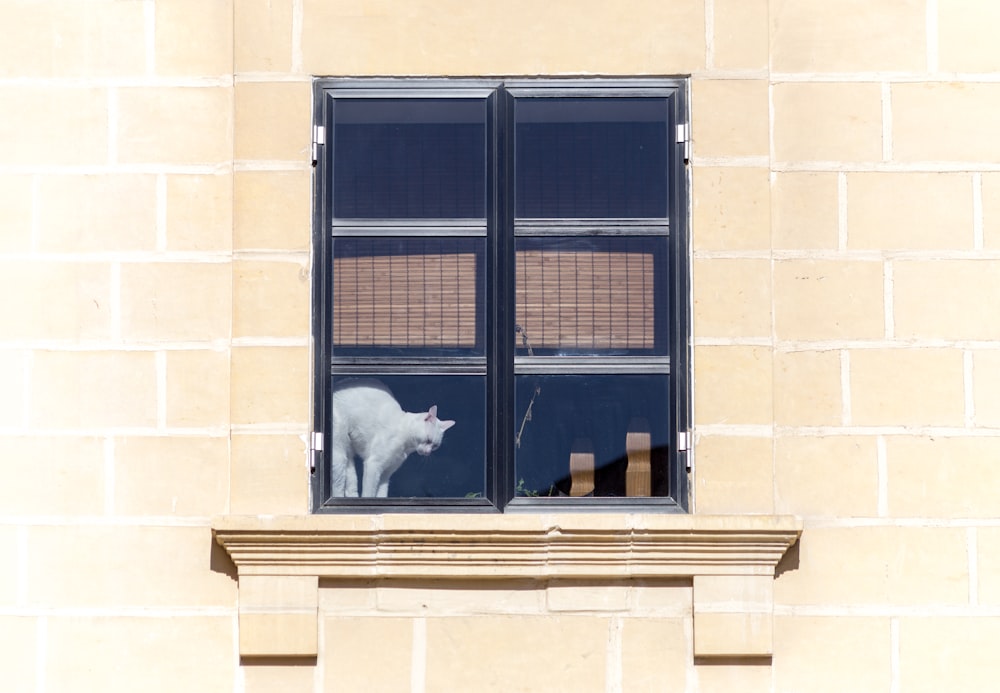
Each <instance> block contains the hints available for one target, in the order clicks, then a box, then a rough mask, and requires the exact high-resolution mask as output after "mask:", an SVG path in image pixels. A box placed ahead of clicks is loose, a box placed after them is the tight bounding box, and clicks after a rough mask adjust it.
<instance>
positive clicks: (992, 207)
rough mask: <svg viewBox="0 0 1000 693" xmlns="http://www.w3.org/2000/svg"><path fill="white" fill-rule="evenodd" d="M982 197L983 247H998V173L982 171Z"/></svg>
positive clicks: (999, 177) (999, 189) (999, 234)
mask: <svg viewBox="0 0 1000 693" xmlns="http://www.w3.org/2000/svg"><path fill="white" fill-rule="evenodd" d="M982 197H983V219H982V221H983V247H985V248H989V249H991V250H995V249H996V248H1000V173H984V174H983V176H982Z"/></svg>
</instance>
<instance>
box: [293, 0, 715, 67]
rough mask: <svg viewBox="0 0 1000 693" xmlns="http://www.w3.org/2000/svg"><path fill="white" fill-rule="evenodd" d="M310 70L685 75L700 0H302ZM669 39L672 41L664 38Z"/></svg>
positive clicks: (700, 43)
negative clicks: (624, 3)
mask: <svg viewBox="0 0 1000 693" xmlns="http://www.w3.org/2000/svg"><path fill="white" fill-rule="evenodd" d="M302 25H303V34H302V55H303V68H304V70H305V72H307V73H309V74H341V75H343V74H351V75H386V74H392V75H452V74H456V72H458V73H461V74H473V75H477V74H478V75H532V74H568V73H573V74H587V73H589V74H633V75H635V74H683V73H690V72H692V71H694V70H697V69H699V68H701V67H704V65H705V8H704V3H703V2H702V0H679V1H678V2H670V3H663V2H655V1H654V0H639V1H638V2H635V3H633V4H632V5H630V6H629V11H628V12H625V13H623V12H621V11H620V9H619V8H617V7H615V6H613V5H609V4H607V3H602V2H598V1H597V0H583V1H582V2H577V3H574V4H572V5H564V4H562V3H548V4H544V5H539V4H538V3H535V2H529V1H528V0H518V1H517V2H512V3H508V4H506V5H504V6H503V7H498V6H491V5H488V4H485V3H482V2H475V3H468V2H462V1H461V0H444V1H442V0H417V1H416V2H411V3H409V4H408V5H407V7H406V11H405V12H399V11H397V10H396V8H395V6H394V5H388V4H369V5H365V6H358V5H356V4H355V3H352V2H347V1H345V0H338V1H337V2H327V1H326V0H306V1H305V2H304V3H303V22H302ZM664 37H669V40H664Z"/></svg>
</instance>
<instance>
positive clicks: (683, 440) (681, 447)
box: [677, 431, 692, 472]
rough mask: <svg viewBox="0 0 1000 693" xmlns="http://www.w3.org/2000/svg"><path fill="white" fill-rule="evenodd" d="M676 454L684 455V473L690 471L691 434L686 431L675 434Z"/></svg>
mask: <svg viewBox="0 0 1000 693" xmlns="http://www.w3.org/2000/svg"><path fill="white" fill-rule="evenodd" d="M677 452H683V453H685V454H684V471H687V472H690V471H691V467H692V464H691V434H690V433H689V432H688V431H678V432H677Z"/></svg>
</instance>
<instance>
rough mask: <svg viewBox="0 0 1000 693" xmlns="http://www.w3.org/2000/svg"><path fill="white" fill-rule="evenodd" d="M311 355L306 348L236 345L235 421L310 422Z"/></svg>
mask: <svg viewBox="0 0 1000 693" xmlns="http://www.w3.org/2000/svg"><path fill="white" fill-rule="evenodd" d="M309 372H310V354H309V350H308V349H307V348H305V347H237V348H234V349H233V357H232V389H231V392H232V395H231V402H232V413H231V416H232V421H233V423H237V424H259V423H294V424H298V425H301V426H303V427H308V425H309V408H310V407H309V392H310V386H311V383H310V378H309Z"/></svg>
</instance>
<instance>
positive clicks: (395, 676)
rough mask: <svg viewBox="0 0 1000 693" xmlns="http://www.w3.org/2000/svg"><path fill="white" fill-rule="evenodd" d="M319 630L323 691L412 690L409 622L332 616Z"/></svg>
mask: <svg viewBox="0 0 1000 693" xmlns="http://www.w3.org/2000/svg"><path fill="white" fill-rule="evenodd" d="M323 629H324V634H325V641H324V644H323V651H324V666H323V671H324V674H325V681H324V690H330V691H334V690H345V691H352V690H353V691H408V690H412V689H411V687H410V680H411V676H412V673H411V667H412V663H413V619H410V618H396V617H391V616H357V617H351V616H336V617H329V618H327V619H326V620H325V621H324V624H323ZM430 690H436V689H434V688H431V689H430Z"/></svg>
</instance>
